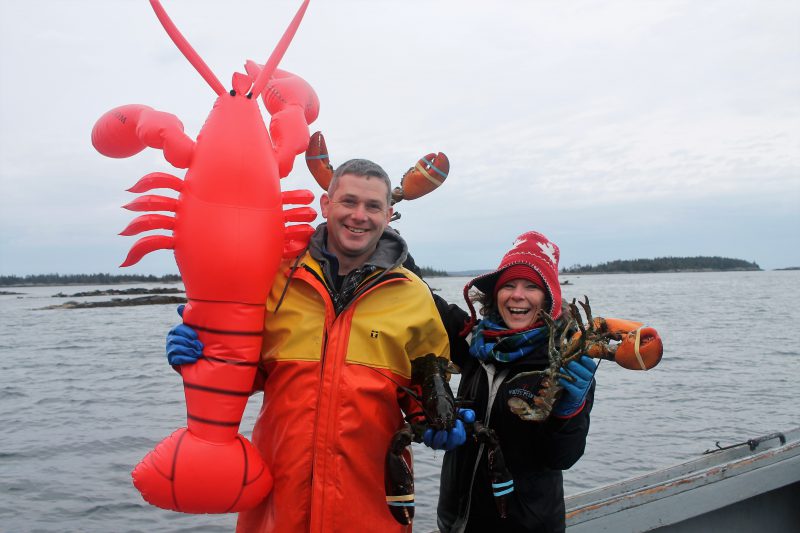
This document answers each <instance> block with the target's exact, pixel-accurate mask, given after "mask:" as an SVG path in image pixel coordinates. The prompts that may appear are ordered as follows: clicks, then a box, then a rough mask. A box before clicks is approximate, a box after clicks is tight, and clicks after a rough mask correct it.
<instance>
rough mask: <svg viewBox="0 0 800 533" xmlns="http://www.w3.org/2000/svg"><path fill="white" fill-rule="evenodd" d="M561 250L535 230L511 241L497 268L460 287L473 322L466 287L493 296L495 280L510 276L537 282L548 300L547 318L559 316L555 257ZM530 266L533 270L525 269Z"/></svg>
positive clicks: (559, 292) (559, 304) (559, 287)
mask: <svg viewBox="0 0 800 533" xmlns="http://www.w3.org/2000/svg"><path fill="white" fill-rule="evenodd" d="M560 256H561V252H560V251H559V249H558V246H556V245H555V244H554V243H552V242H550V240H549V239H548V238H547V237H545V236H544V235H542V234H541V233H538V232H535V231H528V232H526V233H523V234H522V235H520V236H519V237H517V238H516V240H514V244H513V245H512V247H511V249H510V250H509V251H508V252H506V254H505V255H504V256H503V259H502V260H501V261H500V266H498V267H497V270H495V271H493V272H489V273H487V274H482V275H480V276H478V277H477V278H474V279H472V280H470V282H469V283H467V284H466V285H465V286H464V299H465V300H466V301H467V305H468V306H469V309H470V313H471V315H472V320H471V324H470V327H471V326H472V325H474V324H475V322H476V320H477V319H476V316H475V308H474V307H473V306H472V302H471V301H470V300H469V290H470V288H471V287H475V288H476V289H478V290H479V291H481V292H482V293H484V294H491V295H492V296H496V294H497V285H498V282H499V281H501V280H503V281H508V280H509V279H514V278H523V279H529V280H531V281H533V282H534V283H536V284H537V285H540V286H541V287H542V289H544V291H545V292H546V293H547V295H548V296H549V300H550V309H545V311H547V312H548V313H549V314H550V316H551V317H553V318H554V319H555V318H558V317H559V316H560V315H561V284H560V283H559V281H558V260H559V257H560ZM528 269H532V270H533V272H529V271H528Z"/></svg>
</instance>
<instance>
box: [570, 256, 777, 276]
mask: <svg viewBox="0 0 800 533" xmlns="http://www.w3.org/2000/svg"><path fill="white" fill-rule="evenodd" d="M736 270H738V271H742V270H761V267H759V266H758V264H757V263H755V262H749V261H745V260H743V259H730V258H728V257H718V256H714V257H704V256H697V257H656V258H655V259H627V260H616V261H609V262H607V263H600V264H599V265H574V266H571V267H568V268H563V269H562V270H561V273H562V274H618V273H646V272H724V271H736Z"/></svg>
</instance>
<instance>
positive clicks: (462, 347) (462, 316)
mask: <svg viewBox="0 0 800 533" xmlns="http://www.w3.org/2000/svg"><path fill="white" fill-rule="evenodd" d="M431 294H433V301H434V302H435V303H436V310H437V311H438V312H439V316H440V317H441V319H442V324H444V329H445V330H446V331H447V340H448V342H449V343H450V360H451V361H453V362H454V363H455V364H457V365H458V366H463V364H464V359H465V358H466V357H468V356H469V343H467V340H466V339H465V338H464V337H461V336H460V333H461V331H462V330H463V329H464V325H465V324H466V323H467V320H469V315H468V314H467V313H466V311H464V310H463V309H461V308H460V307H458V306H457V305H455V304H449V303H447V301H446V300H445V299H444V298H442V297H441V296H439V295H438V294H435V293H431Z"/></svg>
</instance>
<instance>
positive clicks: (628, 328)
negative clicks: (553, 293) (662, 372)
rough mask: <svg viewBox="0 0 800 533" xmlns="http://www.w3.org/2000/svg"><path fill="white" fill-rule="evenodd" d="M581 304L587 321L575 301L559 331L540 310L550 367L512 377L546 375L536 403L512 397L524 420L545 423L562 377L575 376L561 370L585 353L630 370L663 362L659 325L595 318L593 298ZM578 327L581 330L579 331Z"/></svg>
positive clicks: (513, 408) (515, 410) (511, 404)
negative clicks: (591, 302)
mask: <svg viewBox="0 0 800 533" xmlns="http://www.w3.org/2000/svg"><path fill="white" fill-rule="evenodd" d="M577 303H578V304H579V305H580V306H581V307H582V308H583V311H584V313H585V314H586V324H584V321H583V318H582V317H581V313H580V310H579V309H578V306H577V305H576V302H575V300H573V301H572V302H571V303H570V304H569V313H568V315H567V316H568V318H567V321H566V323H565V324H563V326H562V329H561V330H560V333H557V331H558V328H557V326H556V323H555V321H554V320H553V318H552V317H551V316H550V315H549V314H547V313H544V312H540V316H541V318H542V319H543V320H544V322H545V323H546V324H547V326H548V329H549V339H548V360H549V364H548V367H547V368H545V369H544V370H535V371H531V372H521V373H519V374H517V375H516V376H514V377H513V378H511V379H509V380H508V382H509V383H511V382H512V381H514V380H516V379H519V378H521V377H523V376H529V375H540V376H542V382H541V388H540V390H539V392H537V394H536V396H535V397H534V399H533V405H531V404H530V403H528V402H526V401H525V400H523V399H521V398H518V397H512V398H510V399H509V400H508V407H509V408H510V409H511V411H512V412H513V413H515V414H516V415H517V416H519V417H520V418H521V419H522V420H527V421H531V422H541V421H544V420H546V419H547V418H548V417H549V416H550V412H551V411H552V409H553V405H554V404H555V402H556V400H557V399H558V397H559V395H560V394H561V390H562V387H561V385H560V384H559V381H558V380H559V378H564V379H567V380H571V379H573V378H572V377H571V376H569V375H567V374H564V373H563V372H561V369H562V368H564V367H566V366H567V365H568V364H569V363H570V362H572V361H574V360H576V359H578V358H580V357H581V356H583V355H588V356H589V357H592V358H595V359H606V360H610V361H615V362H616V363H617V364H618V365H620V366H621V367H623V368H627V369H629V370H649V369H651V368H653V367H655V366H656V365H657V364H658V363H659V362H660V361H661V356H662V355H663V353H664V345H663V343H662V342H661V337H660V336H659V335H658V332H657V331H656V330H655V328H652V327H646V326H645V325H644V324H643V323H641V322H634V321H631V320H623V319H619V318H602V317H593V316H592V308H591V307H590V305H589V298H588V297H586V296H584V301H578V302H577ZM576 327H577V329H578V331H575V329H576ZM571 332H574V333H571ZM557 335H558V340H556V336H557Z"/></svg>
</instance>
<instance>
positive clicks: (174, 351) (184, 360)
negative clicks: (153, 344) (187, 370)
mask: <svg viewBox="0 0 800 533" xmlns="http://www.w3.org/2000/svg"><path fill="white" fill-rule="evenodd" d="M183 308H184V306H183V305H179V306H178V314H179V315H180V316H181V317H182V316H183ZM201 357H203V343H202V342H200V341H199V340H198V339H197V332H196V331H195V330H193V329H192V328H190V327H189V326H187V325H186V324H178V325H177V326H175V327H174V328H172V329H171V330H169V332H168V333H167V361H169V364H171V365H187V364H193V363H196V362H197V360H198V359H199V358H201Z"/></svg>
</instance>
